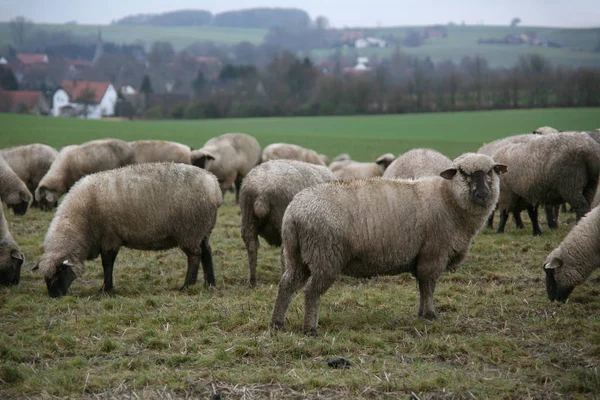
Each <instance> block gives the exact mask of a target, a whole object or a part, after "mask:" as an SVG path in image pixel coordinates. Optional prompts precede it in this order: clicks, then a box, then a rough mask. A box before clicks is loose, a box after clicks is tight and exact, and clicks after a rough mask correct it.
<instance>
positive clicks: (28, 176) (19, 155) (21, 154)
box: [2, 143, 58, 207]
mask: <svg viewBox="0 0 600 400" xmlns="http://www.w3.org/2000/svg"><path fill="white" fill-rule="evenodd" d="M2 155H3V156H4V159H5V160H6V162H7V163H8V165H10V167H11V168H12V170H13V171H14V172H15V173H16V174H17V176H18V177H19V178H20V179H21V180H22V181H23V182H24V183H25V185H26V186H27V189H28V190H29V192H30V193H31V197H32V198H33V194H34V192H35V188H37V187H38V184H39V183H40V181H41V180H42V178H43V177H44V175H46V172H48V170H49V169H50V166H51V165H52V163H53V162H54V160H55V159H56V156H57V155H58V151H56V149H54V148H53V147H50V146H48V145H45V144H41V143H34V144H28V145H25V146H17V147H12V148H9V149H4V150H2ZM31 206H32V207H38V203H37V201H36V200H35V198H33V202H32V203H31Z"/></svg>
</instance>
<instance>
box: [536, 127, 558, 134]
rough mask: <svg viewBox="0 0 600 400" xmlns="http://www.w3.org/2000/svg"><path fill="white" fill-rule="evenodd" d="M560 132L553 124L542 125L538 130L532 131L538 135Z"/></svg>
mask: <svg viewBox="0 0 600 400" xmlns="http://www.w3.org/2000/svg"><path fill="white" fill-rule="evenodd" d="M559 132H560V131H559V130H557V129H554V128H553V127H551V126H540V127H539V128H537V129H536V130H534V131H533V132H532V133H534V134H536V135H548V134H551V133H559Z"/></svg>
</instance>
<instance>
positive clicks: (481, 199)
mask: <svg viewBox="0 0 600 400" xmlns="http://www.w3.org/2000/svg"><path fill="white" fill-rule="evenodd" d="M507 170H508V167H507V166H506V165H504V164H497V163H495V162H494V160H493V159H492V158H491V157H489V156H486V155H484V154H475V153H466V154H463V155H461V156H460V157H458V158H457V159H456V160H454V162H453V165H452V168H448V169H446V170H444V171H442V172H441V173H440V176H441V177H442V178H444V179H448V180H451V181H452V183H453V185H452V187H453V192H454V196H455V198H456V199H457V200H458V201H459V202H460V203H461V204H463V206H464V207H465V208H467V207H469V206H470V205H471V204H473V205H476V206H481V207H486V208H487V207H492V206H493V205H494V204H496V202H497V201H498V194H499V192H500V180H499V177H498V176H499V175H501V174H504V173H505V172H506V171H507Z"/></svg>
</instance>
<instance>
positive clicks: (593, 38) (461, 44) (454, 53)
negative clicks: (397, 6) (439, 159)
mask: <svg viewBox="0 0 600 400" xmlns="http://www.w3.org/2000/svg"><path fill="white" fill-rule="evenodd" d="M424 28H425V27H423V26H415V27H399V28H381V29H374V30H373V31H372V33H373V34H374V35H375V36H383V37H385V36H394V37H400V38H403V37H405V36H406V34H407V32H408V31H409V30H411V29H413V30H416V31H418V32H422V31H423V29H424ZM531 31H533V32H536V33H537V34H538V36H539V37H541V38H544V39H546V40H552V41H556V42H558V43H560V44H561V45H563V46H564V47H563V48H546V47H537V46H536V47H530V46H526V45H523V46H509V45H497V44H478V43H477V40H478V39H479V38H495V39H500V38H503V37H504V36H505V35H506V34H508V33H519V34H521V33H527V32H531ZM599 41H600V28H593V29H559V28H538V27H519V28H514V29H512V28H510V27H508V26H506V27H504V26H464V27H463V26H449V27H448V37H447V38H444V39H428V40H426V42H425V44H424V45H423V46H420V47H402V48H401V50H402V51H403V52H404V53H406V54H409V55H412V56H415V57H427V56H429V57H430V58H431V60H432V61H433V62H440V61H444V60H452V61H454V62H455V63H460V61H461V60H462V58H463V57H465V56H470V57H474V56H476V55H480V56H482V57H484V58H485V59H486V60H487V61H488V63H489V65H490V66H491V67H512V66H514V65H516V64H517V62H518V60H519V56H520V55H522V54H527V53H540V54H542V55H543V56H544V57H547V58H548V59H549V60H550V61H551V62H552V64H554V65H570V66H574V67H578V66H600V53H598V52H593V48H594V47H595V46H596V45H597V43H598V42H599ZM334 51H335V50H332V49H322V50H313V51H312V52H311V53H310V54H311V56H314V57H316V58H319V57H324V56H327V55H331V54H333V53H334ZM393 51H394V48H393V47H387V48H382V49H379V48H369V49H359V50H357V49H353V48H348V49H344V50H343V51H342V53H346V54H354V53H355V52H357V53H358V54H359V55H360V56H367V57H380V58H381V57H389V55H390V54H391V53H392V52H393Z"/></svg>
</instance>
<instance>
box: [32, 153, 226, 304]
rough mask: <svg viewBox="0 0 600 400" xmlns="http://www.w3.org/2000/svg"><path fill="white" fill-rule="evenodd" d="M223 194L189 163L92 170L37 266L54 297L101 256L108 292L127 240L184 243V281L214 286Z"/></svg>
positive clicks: (63, 208)
mask: <svg viewBox="0 0 600 400" xmlns="http://www.w3.org/2000/svg"><path fill="white" fill-rule="evenodd" d="M222 203H223V197H222V195H221V190H220V189H219V185H218V182H217V179H216V178H215V176H214V175H212V174H210V173H208V172H207V171H204V170H202V169H199V168H196V167H193V166H191V165H186V164H176V163H147V164H137V165H131V166H127V167H123V168H118V169H114V170H110V171H104V172H99V173H96V174H92V175H89V176H86V177H85V178H83V179H81V180H80V181H79V182H77V183H76V184H75V185H74V186H73V188H72V189H71V190H70V191H69V193H68V194H67V196H66V197H65V199H64V201H63V202H62V203H61V205H60V206H59V207H58V210H57V211H56V215H55V216H54V218H53V220H52V223H51V224H50V228H48V232H47V234H46V239H45V241H44V254H43V256H42V258H41V259H40V261H39V262H38V263H37V265H36V266H35V267H34V269H38V268H39V270H40V271H41V272H42V275H43V276H44V278H45V280H46V286H47V287H48V293H49V295H50V296H51V297H60V296H62V295H64V294H66V293H67V290H68V289H69V286H70V285H71V283H72V282H73V280H74V279H75V278H77V277H81V276H82V275H83V272H84V269H85V260H92V259H95V258H96V257H98V255H100V256H101V257H102V267H103V269H104V285H103V286H102V290H103V291H110V290H112V288H113V273H112V272H113V265H114V262H115V258H116V257H117V254H118V253H119V249H120V248H121V247H122V246H125V247H129V248H132V249H138V250H164V249H170V248H173V247H176V246H177V247H179V248H180V249H181V250H183V252H184V253H185V254H186V256H187V262H188V268H187V274H186V278H185V283H184V285H183V287H182V289H183V288H185V287H187V286H188V285H192V284H194V283H196V280H197V277H198V264H199V262H200V261H201V262H202V268H203V270H204V280H205V282H206V283H207V284H208V285H214V284H215V277H214V272H213V265H212V255H211V249H210V244H209V238H210V233H211V231H212V230H213V228H214V226H215V223H216V220H217V209H218V208H219V206H220V205H221V204H222Z"/></svg>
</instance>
